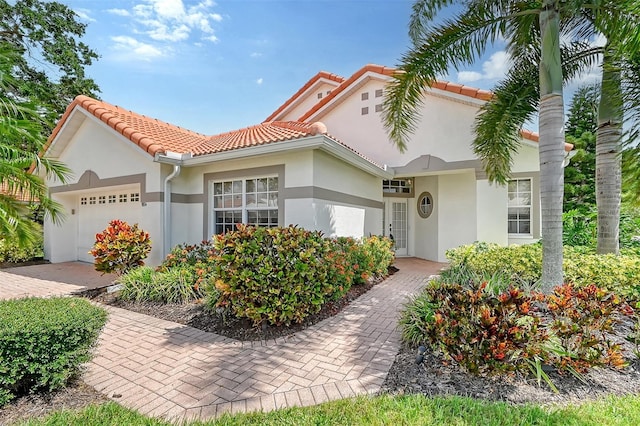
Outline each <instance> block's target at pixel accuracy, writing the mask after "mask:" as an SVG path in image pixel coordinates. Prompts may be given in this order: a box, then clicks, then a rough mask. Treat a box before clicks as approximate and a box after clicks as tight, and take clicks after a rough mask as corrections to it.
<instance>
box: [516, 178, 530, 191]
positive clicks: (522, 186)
mask: <svg viewBox="0 0 640 426" xmlns="http://www.w3.org/2000/svg"><path fill="white" fill-rule="evenodd" d="M525 191H526V192H531V181H530V180H529V179H519V180H518V192H525Z"/></svg>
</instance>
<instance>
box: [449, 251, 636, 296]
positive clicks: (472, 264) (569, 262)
mask: <svg viewBox="0 0 640 426" xmlns="http://www.w3.org/2000/svg"><path fill="white" fill-rule="evenodd" d="M447 258H448V259H449V260H450V264H451V266H452V267H457V266H460V267H465V268H467V269H468V270H469V271H470V272H471V273H473V274H475V276H477V277H490V276H494V275H502V276H504V277H506V278H507V279H509V280H512V281H514V282H516V283H519V285H534V284H535V283H537V282H538V281H539V280H540V277H541V275H542V247H541V246H540V244H530V245H522V246H510V247H503V246H499V245H497V244H487V243H475V244H470V245H466V246H461V247H458V248H455V249H451V250H448V251H447ZM563 267H564V275H565V280H566V281H567V282H570V283H573V284H575V285H576V286H578V287H585V286H587V285H590V284H596V285H598V286H599V287H602V288H604V289H606V290H610V291H614V292H616V293H617V294H619V295H621V296H625V297H626V298H628V299H630V300H640V257H639V256H635V255H626V254H623V255H619V256H615V255H610V254H607V255H599V254H595V253H593V250H592V249H590V248H586V247H565V248H564V263H563Z"/></svg>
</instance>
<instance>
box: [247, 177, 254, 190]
mask: <svg viewBox="0 0 640 426" xmlns="http://www.w3.org/2000/svg"><path fill="white" fill-rule="evenodd" d="M247 192H256V180H255V179H249V180H247Z"/></svg>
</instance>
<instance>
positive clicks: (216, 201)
mask: <svg viewBox="0 0 640 426" xmlns="http://www.w3.org/2000/svg"><path fill="white" fill-rule="evenodd" d="M222 207H224V206H223V205H222V195H218V196H215V197H213V208H215V209H220V208H222Z"/></svg>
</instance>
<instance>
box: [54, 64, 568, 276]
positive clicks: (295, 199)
mask: <svg viewBox="0 0 640 426" xmlns="http://www.w3.org/2000/svg"><path fill="white" fill-rule="evenodd" d="M393 72H394V70H393V69H390V68H385V67H381V66H376V65H367V66H365V67H363V68H361V69H360V70H358V71H357V72H356V73H355V74H353V75H352V76H351V77H349V78H348V79H345V78H342V77H339V76H336V75H334V74H330V73H327V72H320V73H318V74H316V75H315V76H313V77H312V78H311V79H310V80H309V81H308V82H307V83H306V84H304V85H303V86H302V87H301V88H300V90H298V91H297V92H296V93H295V94H294V95H293V96H292V97H290V98H289V99H288V100H286V101H285V102H284V103H283V104H282V105H281V106H280V107H278V108H277V109H276V110H275V111H274V112H273V113H272V114H271V115H270V116H269V117H267V119H266V120H265V122H263V123H261V124H257V125H255V126H251V127H247V128H244V129H240V130H235V131H230V132H227V133H223V134H219V135H214V136H207V135H203V134H199V133H195V132H192V131H189V130H186V129H182V128H179V127H176V126H173V125H171V124H168V123H165V122H162V121H159V120H155V119H152V118H149V117H145V116H143V115H140V114H138V113H135V112H132V111H128V110H126V109H124V108H121V107H117V106H114V105H110V104H108V103H106V102H102V101H98V100H95V99H91V98H88V97H86V96H79V97H78V98H76V99H75V100H74V101H73V102H72V103H71V105H69V107H68V108H67V111H66V112H65V114H64V115H63V117H62V118H61V119H60V121H59V123H58V125H57V126H56V128H55V129H54V131H53V133H52V135H51V137H50V139H49V145H48V149H47V151H46V154H45V155H47V156H48V157H51V158H56V159H59V160H61V161H63V162H64V163H66V164H67V165H68V166H69V167H70V168H71V170H72V171H73V172H74V175H75V176H74V177H73V178H72V179H71V181H70V182H68V183H67V184H65V185H63V184H61V183H60V182H56V181H53V180H51V181H48V182H47V183H48V186H49V188H50V191H51V195H52V197H53V198H54V199H55V200H56V201H58V202H60V203H62V205H63V206H64V207H65V210H66V212H67V219H66V221H65V222H64V223H63V224H62V225H53V224H51V223H49V222H47V223H46V224H45V253H46V257H47V258H48V259H49V260H50V261H52V262H62V261H71V260H84V261H93V259H92V258H91V256H90V255H89V254H88V251H89V249H90V248H91V246H92V245H93V242H94V239H95V234H96V233H97V232H100V231H101V230H102V229H104V228H105V227H106V225H107V223H108V222H109V220H111V219H116V218H117V219H122V220H126V221H128V222H130V223H139V224H140V226H141V228H143V229H145V230H147V231H148V232H149V233H150V234H151V239H152V241H153V250H152V253H151V255H150V259H149V262H150V263H152V264H157V263H159V262H160V261H161V260H162V258H163V256H164V254H165V253H166V252H167V251H168V250H170V248H171V247H172V246H174V245H176V244H179V243H182V242H190V243H193V242H198V241H201V240H202V239H208V238H210V237H211V235H213V234H215V233H220V232H224V231H225V230H228V229H232V228H233V227H234V225H235V224H236V223H240V222H241V223H249V224H255V225H259V226H278V225H281V226H286V225H289V224H295V225H299V226H301V227H304V228H307V229H317V230H321V231H323V232H324V233H325V234H326V235H329V236H341V235H350V236H354V237H362V236H366V235H372V234H378V235H379V234H384V235H392V236H393V238H394V240H395V242H396V251H397V255H399V256H416V257H420V258H424V259H430V260H436V261H444V260H445V255H444V253H445V250H447V249H449V248H452V247H456V246H458V245H460V244H465V243H470V242H473V241H477V240H481V241H491V242H496V243H500V244H510V243H520V242H530V241H533V240H536V239H538V238H539V236H540V213H539V211H540V201H539V198H540V197H539V167H538V144H537V135H535V134H534V133H531V132H526V131H523V132H522V137H523V141H522V146H521V149H520V151H519V153H518V154H517V157H516V158H515V162H514V167H513V173H512V178H513V180H512V181H511V182H510V184H509V185H508V186H505V187H501V186H493V185H490V184H489V183H488V181H487V179H486V176H485V174H484V172H483V170H482V168H481V165H480V161H479V160H478V159H477V158H476V157H475V156H474V154H473V152H472V149H471V141H472V140H473V134H472V128H473V122H474V118H475V116H476V114H477V113H478V110H479V108H480V106H481V105H482V104H483V103H484V102H486V100H487V99H489V97H490V96H491V94H490V93H489V92H487V91H483V90H478V89H474V88H470V87H466V86H462V85H458V84H452V83H446V82H437V83H436V84H434V86H433V87H432V88H431V89H429V90H428V91H426V92H425V94H424V103H423V107H422V121H421V123H420V125H419V126H418V129H417V131H416V132H415V134H414V136H413V139H412V140H411V141H410V142H409V146H408V150H407V151H406V152H404V153H400V152H399V151H398V150H397V149H396V148H395V147H394V146H393V145H391V144H390V142H389V140H388V138H387V135H386V132H385V130H384V128H383V126H382V124H381V118H380V114H381V111H382V101H383V92H384V87H385V84H386V83H387V82H388V81H389V79H390V76H391V75H392V73H393ZM567 149H570V147H569V146H568V147H567Z"/></svg>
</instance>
